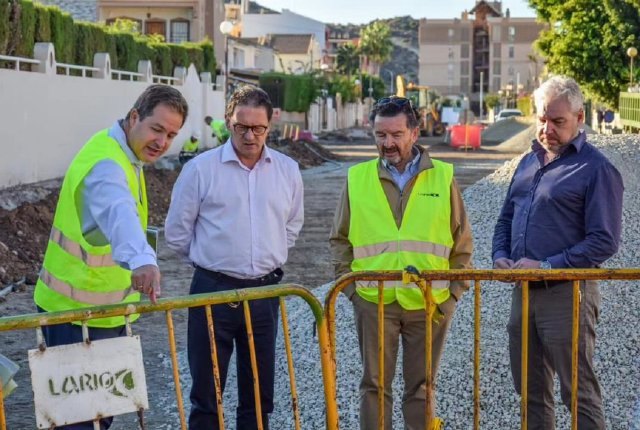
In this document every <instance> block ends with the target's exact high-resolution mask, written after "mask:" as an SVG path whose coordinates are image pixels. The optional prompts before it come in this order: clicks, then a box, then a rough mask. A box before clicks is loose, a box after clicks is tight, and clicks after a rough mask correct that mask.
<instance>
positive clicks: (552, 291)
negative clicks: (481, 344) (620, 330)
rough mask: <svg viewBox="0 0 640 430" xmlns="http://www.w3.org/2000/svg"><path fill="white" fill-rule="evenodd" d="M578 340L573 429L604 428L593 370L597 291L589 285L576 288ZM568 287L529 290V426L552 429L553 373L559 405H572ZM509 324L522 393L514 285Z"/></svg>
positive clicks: (518, 307) (518, 290)
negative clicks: (576, 387) (576, 392)
mask: <svg viewBox="0 0 640 430" xmlns="http://www.w3.org/2000/svg"><path fill="white" fill-rule="evenodd" d="M580 291H581V295H582V298H581V302H580V322H579V338H578V428H579V429H580V430H604V428H605V422H604V414H603V412H602V395H601V393H600V385H599V384H598V378H597V377H596V374H595V372H594V369H593V354H594V349H595V344H596V332H595V325H596V322H597V320H598V313H599V307H600V291H599V290H598V286H597V284H596V283H594V282H590V283H587V284H586V285H585V284H584V282H583V283H582V285H581V287H580ZM572 295H573V287H572V283H571V282H565V283H560V284H555V285H554V286H553V287H551V288H545V287H544V286H543V287H539V288H531V289H530V290H529V369H528V378H527V380H528V382H527V384H528V387H529V389H528V390H527V391H528V407H527V415H528V418H529V426H528V428H529V429H531V430H553V429H555V412H554V402H553V377H554V374H555V373H557V374H558V379H559V380H560V392H561V397H562V403H564V404H565V406H566V407H567V408H570V407H571V329H572V309H573V302H572ZM511 300H512V301H511V317H510V319H509V324H508V327H507V329H508V332H509V353H510V357H511V373H512V375H513V380H514V384H515V387H516V391H517V392H518V394H521V391H522V390H521V364H522V362H521V355H520V352H521V349H522V348H521V345H522V289H521V288H520V286H516V287H515V288H514V289H513V292H512V297H511Z"/></svg>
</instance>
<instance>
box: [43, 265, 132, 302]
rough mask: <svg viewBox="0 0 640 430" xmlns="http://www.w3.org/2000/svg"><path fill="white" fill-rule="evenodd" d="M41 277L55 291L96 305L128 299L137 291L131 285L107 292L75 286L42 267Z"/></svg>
mask: <svg viewBox="0 0 640 430" xmlns="http://www.w3.org/2000/svg"><path fill="white" fill-rule="evenodd" d="M40 279H41V280H42V282H44V283H45V284H46V285H47V287H49V288H51V289H52V290H53V291H56V292H57V293H60V294H62V295H63V296H66V297H69V298H70V299H73V300H76V301H78V302H82V303H86V304H89V305H94V306H100V305H112V304H115V303H120V302H122V301H123V300H124V299H126V298H127V296H128V295H129V294H132V293H133V294H135V293H136V292H135V291H132V289H131V287H129V288H127V289H126V290H119V291H109V292H106V293H102V292H93V291H87V290H81V289H79V288H73V287H72V286H71V285H69V284H67V283H65V282H63V281H61V280H60V279H58V278H56V277H55V276H53V275H52V274H51V273H49V271H47V270H46V269H42V272H41V273H40Z"/></svg>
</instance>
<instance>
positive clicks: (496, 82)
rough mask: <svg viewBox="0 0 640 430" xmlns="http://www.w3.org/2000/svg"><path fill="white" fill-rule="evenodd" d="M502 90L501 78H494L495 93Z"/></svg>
mask: <svg viewBox="0 0 640 430" xmlns="http://www.w3.org/2000/svg"><path fill="white" fill-rule="evenodd" d="M499 89H500V78H499V77H494V78H493V91H498V90H499Z"/></svg>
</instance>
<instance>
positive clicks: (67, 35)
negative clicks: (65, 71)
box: [50, 9, 76, 63]
mask: <svg viewBox="0 0 640 430" xmlns="http://www.w3.org/2000/svg"><path fill="white" fill-rule="evenodd" d="M50 17H51V20H50V22H51V42H52V43H53V46H54V48H55V50H56V61H58V62H60V63H73V60H74V57H75V55H74V53H75V43H74V42H75V33H76V31H75V30H76V26H75V25H74V22H73V18H71V15H69V14H68V13H66V12H62V11H61V10H59V9H57V10H52V11H51V12H50Z"/></svg>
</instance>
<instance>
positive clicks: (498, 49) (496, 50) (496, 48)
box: [493, 43, 502, 58]
mask: <svg viewBox="0 0 640 430" xmlns="http://www.w3.org/2000/svg"><path fill="white" fill-rule="evenodd" d="M493 57H494V58H500V57H502V45H501V44H500V43H494V44H493Z"/></svg>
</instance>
